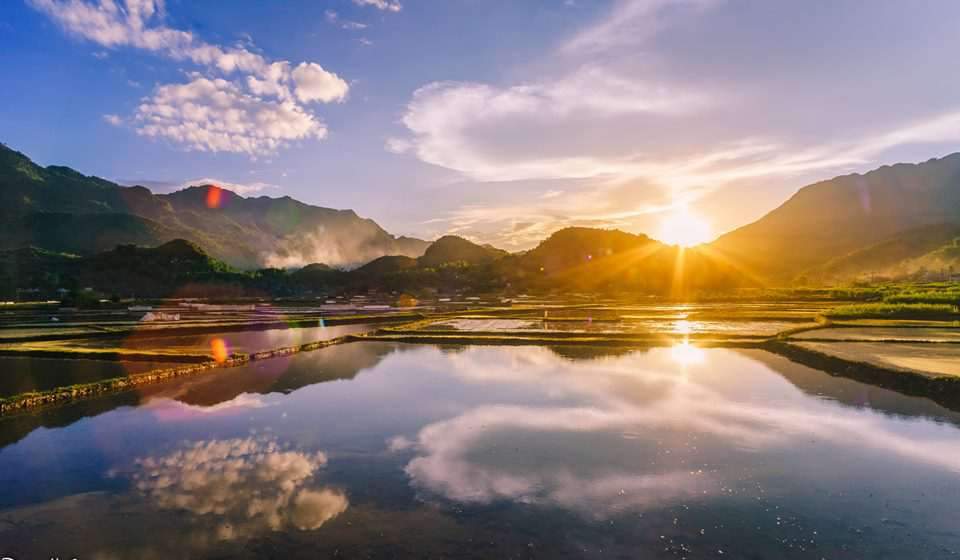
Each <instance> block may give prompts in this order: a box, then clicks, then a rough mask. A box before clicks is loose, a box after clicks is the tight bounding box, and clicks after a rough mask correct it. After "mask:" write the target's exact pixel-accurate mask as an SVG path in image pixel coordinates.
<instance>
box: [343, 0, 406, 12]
mask: <svg viewBox="0 0 960 560" xmlns="http://www.w3.org/2000/svg"><path fill="white" fill-rule="evenodd" d="M353 3H354V4H356V5H357V6H373V7H374V8H376V9H378V10H385V11H388V12H399V11H400V10H402V9H403V5H401V4H400V2H398V1H397V0H353Z"/></svg>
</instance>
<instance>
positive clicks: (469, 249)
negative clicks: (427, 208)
mask: <svg viewBox="0 0 960 560" xmlns="http://www.w3.org/2000/svg"><path fill="white" fill-rule="evenodd" d="M506 254H507V252H506V251H504V250H502V249H497V248H496V247H492V246H490V245H477V244H476V243H473V242H472V241H468V240H466V239H464V238H462V237H458V236H456V235H444V236H443V237H441V238H440V239H437V240H436V241H434V242H433V243H431V244H430V246H429V247H427V250H426V251H424V253H423V256H422V257H420V258H419V259H418V262H419V264H420V265H421V266H427V267H434V266H441V265H444V264H450V263H455V262H464V263H468V264H482V263H488V262H492V261H494V260H496V259H499V258H501V257H503V256H505V255H506Z"/></svg>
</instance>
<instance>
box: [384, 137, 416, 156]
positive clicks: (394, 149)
mask: <svg viewBox="0 0 960 560" xmlns="http://www.w3.org/2000/svg"><path fill="white" fill-rule="evenodd" d="M412 147H413V142H411V141H409V140H405V139H403V138H387V141H386V142H385V143H384V148H386V150H387V151H388V152H390V153H391V154H405V153H407V152H408V151H409V150H410V148H412Z"/></svg>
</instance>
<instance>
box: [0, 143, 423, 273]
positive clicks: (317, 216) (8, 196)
mask: <svg viewBox="0 0 960 560" xmlns="http://www.w3.org/2000/svg"><path fill="white" fill-rule="evenodd" d="M178 238H181V239H186V240H189V241H192V242H194V243H196V244H198V245H199V246H201V247H203V248H204V249H205V250H207V251H209V252H210V253H211V254H212V255H213V256H215V257H217V258H219V259H222V260H224V261H226V262H228V263H230V264H231V265H233V266H236V267H240V268H258V267H262V266H278V267H292V266H303V265H305V264H309V263H312V262H323V263H326V264H329V265H335V266H347V267H350V266H356V265H359V264H363V263H365V262H367V261H370V260H372V259H374V258H376V257H379V256H382V255H390V254H401V255H407V256H411V257H418V256H420V255H421V254H423V251H424V249H426V247H427V243H426V242H425V241H421V240H419V239H413V238H408V237H396V236H393V235H390V234H389V233H387V232H386V231H385V230H384V229H383V228H381V227H380V226H379V225H377V223H376V222H374V221H373V220H369V219H364V218H361V217H359V216H357V214H356V213H355V212H353V211H352V210H334V209H330V208H321V207H317V206H311V205H309V204H304V203H302V202H299V201H297V200H294V199H292V198H290V197H282V198H270V197H266V196H260V197H251V198H245V197H242V196H239V195H237V194H234V193H232V192H230V191H228V190H223V189H219V188H217V187H216V186H212V185H201V186H195V187H190V188H187V189H184V190H182V191H178V192H175V193H172V194H153V193H152V192H151V191H150V190H149V189H147V188H145V187H137V186H135V187H123V186H120V185H118V184H116V183H113V182H110V181H107V180H104V179H100V178H98V177H88V176H85V175H83V174H81V173H79V172H77V171H74V170H72V169H70V168H67V167H60V166H49V167H41V166H38V165H36V164H35V163H33V162H32V161H31V160H30V159H29V158H28V157H26V156H25V155H23V154H21V153H19V152H16V151H14V150H12V149H10V148H7V147H6V146H2V145H0V248H4V249H15V248H19V247H26V246H36V247H42V248H44V249H48V250H53V251H69V252H75V253H81V254H92V253H95V252H99V251H104V250H108V249H112V248H113V247H115V246H116V245H118V244H137V245H145V246H153V245H159V244H161V243H164V242H167V241H171V240H173V239H178Z"/></svg>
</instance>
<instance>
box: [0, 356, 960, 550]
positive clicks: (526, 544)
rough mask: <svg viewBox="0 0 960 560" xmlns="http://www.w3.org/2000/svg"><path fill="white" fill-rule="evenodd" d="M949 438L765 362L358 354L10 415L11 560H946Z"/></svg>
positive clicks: (856, 387)
mask: <svg viewBox="0 0 960 560" xmlns="http://www.w3.org/2000/svg"><path fill="white" fill-rule="evenodd" d="M958 424H960V415H957V414H954V413H951V412H949V411H947V410H945V409H943V408H941V407H939V406H938V405H935V404H933V403H932V402H931V401H928V400H925V399H919V398H912V397H905V396H902V395H898V394H896V393H892V392H889V391H886V390H883V389H878V388H873V387H869V386H866V385H862V384H859V383H856V382H853V381H849V380H844V379H841V378H836V377H832V376H830V375H827V374H825V373H822V372H818V371H816V370H812V369H809V368H807V367H804V366H800V365H797V364H793V363H791V362H789V361H787V360H786V359H784V358H781V357H778V356H774V355H771V354H767V353H764V352H762V351H759V350H726V349H699V348H696V347H693V346H689V345H688V346H683V347H679V348H660V349H652V350H649V351H629V352H628V351H614V350H609V349H607V350H590V349H584V348H574V347H563V348H556V349H551V348H541V347H509V348H498V347H468V348H440V347H433V346H404V345H400V346H396V345H389V344H380V343H353V344H346V345H341V346H336V347H331V348H327V349H324V350H320V351H317V352H312V353H306V354H300V355H297V356H295V357H292V358H284V359H275V360H267V361H263V362H259V363H255V364H251V365H250V366H249V367H246V368H239V369H234V370H228V371H224V372H222V373H218V374H215V375H211V376H202V377H196V378H193V379H188V380H185V381H183V382H178V383H176V384H171V385H164V386H156V387H152V388H149V389H148V390H145V392H142V393H124V394H122V395H118V396H115V397H111V398H110V399H105V400H100V401H88V402H85V403H81V404H78V405H75V406H72V407H68V408H64V409H58V410H56V411H49V412H46V413H44V414H43V415H40V416H26V417H16V418H9V419H5V420H3V421H0V445H3V447H2V448H0V488H2V493H0V556H2V555H7V556H13V557H17V558H41V557H42V558H49V557H51V556H54V555H56V556H60V557H73V556H76V557H78V558H188V557H199V558H204V557H223V558H227V557H248V558H268V557H278V558H292V557H304V558H326V557H330V556H334V555H337V554H338V555H340V556H343V557H349V558H353V557H384V558H393V557H423V558H425V557H470V558H508V557H540V558H560V557H578V558H579V557H586V558H771V559H779V558H815V559H819V558H872V559H881V558H890V559H904V558H951V557H956V556H957V554H958V552H957V551H958V550H960V520H958V517H957V515H956V511H957V504H960V430H958Z"/></svg>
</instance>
